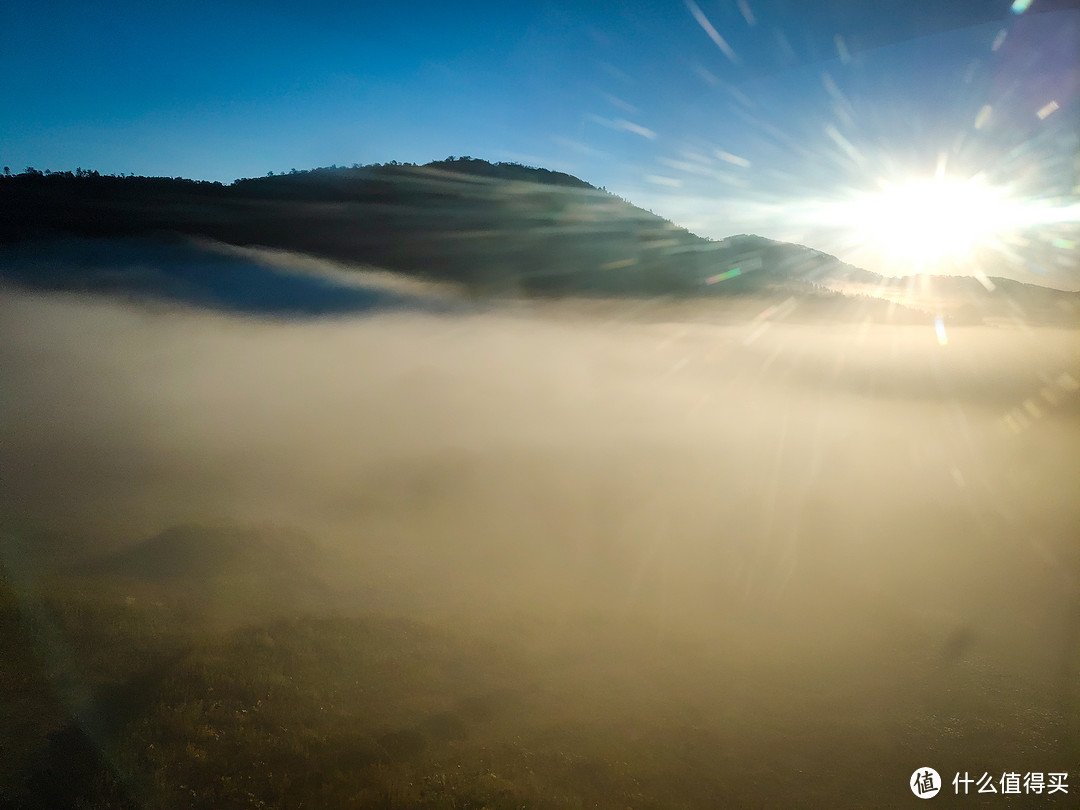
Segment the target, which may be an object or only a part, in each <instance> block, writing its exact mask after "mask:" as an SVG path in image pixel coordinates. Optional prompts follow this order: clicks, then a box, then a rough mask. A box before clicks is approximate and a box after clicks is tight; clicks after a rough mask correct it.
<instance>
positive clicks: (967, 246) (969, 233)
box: [850, 177, 1010, 266]
mask: <svg viewBox="0 0 1080 810" xmlns="http://www.w3.org/2000/svg"><path fill="white" fill-rule="evenodd" d="M1009 207H1010V206H1009V204H1008V203H1007V202H1006V200H1005V199H1004V195H1003V194H1002V193H1000V192H999V191H998V190H996V189H992V188H990V187H988V186H986V185H984V184H983V183H981V182H978V181H977V180H974V179H973V180H966V181H963V180H954V179H949V178H945V177H936V178H933V179H929V180H925V179H924V180H909V181H907V182H905V183H902V184H899V185H892V184H884V185H883V186H882V188H881V190H880V191H878V192H876V193H873V194H867V195H865V196H864V197H862V198H861V199H859V200H858V201H856V202H855V203H854V204H853V205H852V206H851V210H850V215H851V223H850V224H851V225H852V226H853V227H855V228H857V229H858V230H859V231H860V232H861V234H862V235H863V238H865V239H866V240H867V241H869V242H872V243H873V244H874V246H875V247H877V248H878V249H879V250H882V251H884V252H886V253H887V254H888V255H890V256H892V257H894V258H896V259H900V260H904V261H907V262H911V263H913V264H914V265H916V266H921V265H924V264H932V263H934V262H938V261H941V260H962V259H965V258H967V257H968V256H969V255H970V253H971V251H972V250H973V249H974V248H976V247H979V246H988V245H989V243H991V242H992V241H993V239H994V235H995V232H996V231H997V230H998V229H999V228H1000V227H1001V226H1002V225H1003V224H1005V221H1006V220H1007V219H1008V209H1009Z"/></svg>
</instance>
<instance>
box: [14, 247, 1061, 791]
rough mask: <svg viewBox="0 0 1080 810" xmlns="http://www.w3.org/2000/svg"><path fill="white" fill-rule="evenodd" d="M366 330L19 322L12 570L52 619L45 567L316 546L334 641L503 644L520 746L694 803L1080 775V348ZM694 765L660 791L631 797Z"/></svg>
mask: <svg viewBox="0 0 1080 810" xmlns="http://www.w3.org/2000/svg"><path fill="white" fill-rule="evenodd" d="M263 260H264V261H265V262H276V263H277V264H279V265H280V264H283V263H284V264H286V265H288V264H289V263H290V262H292V264H293V266H294V267H295V266H297V262H298V261H299V260H298V259H296V257H292V258H290V257H289V256H287V255H282V254H268V255H266V256H264V257H263ZM312 267H316V269H317V270H318V272H319V273H321V274H323V275H324V276H325V277H328V278H329V277H337V276H335V275H334V274H340V273H341V272H342V271H341V269H340V268H339V267H338V266H336V265H329V264H326V265H323V264H320V263H318V262H316V261H315V260H308V265H307V270H308V271H311V270H312ZM372 278H375V277H374V276H373V277H372ZM378 279H380V280H381V281H380V282H379V283H380V284H384V285H388V284H391V281H392V279H391V277H389V276H378ZM370 283H372V284H374V283H375V282H374V281H370ZM383 289H386V287H385V286H384V287H383ZM387 295H389V293H387ZM364 301H365V303H364V306H363V307H362V308H360V309H358V310H356V311H347V312H332V313H329V314H327V313H319V314H320V315H322V317H299V318H298V317H288V313H286V317H282V313H281V312H275V313H271V315H266V314H260V313H252V312H240V313H237V312H230V311H225V310H224V309H222V308H220V307H214V306H192V305H191V303H190V302H189V301H183V300H181V301H179V302H178V301H176V300H172V301H169V302H163V301H162V300H160V299H140V300H125V299H123V298H120V297H117V296H115V295H104V294H79V293H73V292H63V291H59V292H57V291H53V292H42V291H34V290H29V289H25V288H20V287H18V286H15V285H12V284H9V285H7V286H5V287H4V288H2V289H0V369H2V376H3V379H4V386H3V389H2V392H0V425H2V429H0V430H2V442H0V470H2V479H3V486H2V488H0V521H2V522H0V529H2V530H3V533H4V546H3V548H4V550H5V555H4V559H3V562H4V564H5V566H7V567H8V568H9V569H11V570H12V571H17V572H18V577H19V578H20V581H21V582H23V583H24V585H25V587H26V588H28V589H29V590H30V591H33V590H34V589H35V588H40V587H45V586H44V585H43V584H42V583H46V582H48V579H47V577H48V576H49V574H48V573H46V571H47V566H46V564H45V563H44V562H42V561H41V559H43V558H44V557H45V556H46V550H47V551H48V553H50V554H53V553H55V554H56V559H60V560H62V562H63V564H64V565H69V564H72V563H78V562H80V561H86V560H93V559H95V558H97V557H101V556H104V555H109V554H112V555H115V554H117V553H122V552H123V551H124V550H125V549H130V548H135V547H137V546H138V545H139V544H140V543H143V542H144V541H146V540H147V538H153V537H155V536H158V535H160V534H161V533H163V532H167V531H168V530H170V529H172V528H173V527H178V526H180V527H183V526H202V527H219V528H220V527H241V528H244V529H245V530H246V529H251V530H252V531H253V532H255V533H256V534H257V533H258V532H269V533H273V532H282V531H287V532H292V533H295V534H294V535H293V534H290V535H288V536H289V537H292V536H296V537H298V538H304V540H303V543H305V544H306V543H310V546H308V545H301V546H298V548H309V547H310V548H312V549H317V556H315V557H313V559H316V560H317V561H318V562H317V563H315V564H314V565H315V568H314V569H313V570H315V573H316V574H317V575H318V577H319V581H320V583H321V585H320V586H319V587H320V588H321V589H322V590H323V596H325V598H326V608H325V610H326V611H328V613H329V614H333V615H383V616H400V617H407V618H408V619H409V620H410V621H418V622H427V623H430V624H431V625H432V626H436V627H447V628H454V630H453V632H456V633H464V634H465V635H466V636H468V637H469V638H473V639H481V640H483V643H484V644H487V645H489V647H488V648H486V649H489V653H488V654H486V655H485V656H484V657H483V660H484V661H485V664H484V666H486V667H488V666H492V667H493V666H496V665H497V666H499V667H504V668H508V669H509V671H510V672H511V673H512V674H511V675H506V676H505V678H506V679H507V682H508V683H510V684H511V685H510V686H506V685H505V684H504V686H505V688H507V689H513V690H517V689H520V690H522V694H525V695H526V697H522V698H520V700H521V701H523V702H522V703H521V704H520V705H519V704H515V706H516V708H514V709H513V710H512V711H510V712H509V714H508V715H506V716H505V717H503V718H502V720H501V721H500V722H501V724H502V725H499V726H497V727H496V728H495V730H489V731H488V732H486V733H487V734H489V735H490V738H491V739H496V740H511V739H515V738H516V737H518V736H521V735H524V736H525V737H526V738H528V739H532V740H540V739H544V735H545V734H547V735H549V736H550V735H556V737H558V735H560V734H561V735H563V737H559V739H562V740H563V741H562V742H560V743H558V746H559V750H564V751H566V750H570V749H573V750H574V751H576V752H577V754H576V755H578V756H585V757H587V756H596V757H598V758H599V757H601V756H603V757H608V758H610V757H615V758H618V757H623V758H626V759H627V761H629V762H630V763H631V766H630V768H631V771H633V772H634V773H635V774H636V775H637V777H639V778H641V779H642V780H644V782H645V783H648V784H652V785H654V787H655V785H667V786H668V787H669V788H670V789H671V790H673V791H675V792H674V793H672V794H670V795H669V798H670V796H676V798H678V801H680V802H684V803H687V804H701V803H706V804H707V803H709V802H711V801H716V802H720V801H721V799H723V798H725V797H726V798H727V799H728V800H730V801H733V802H735V803H739V802H740V800H747V799H748V797H755V798H761V797H763V796H764V797H771V798H772V799H773V800H775V801H777V802H781V803H787V804H790V803H792V802H795V803H799V804H805V805H807V806H809V805H829V804H830V801H831V800H832V799H836V798H837V794H836V792H835V791H836V790H837V789H838V786H839V785H843V786H845V787H844V790H850V791H853V792H852V793H849V794H844V795H846V796H848V798H850V800H851V803H855V804H858V803H865V802H873V801H887V803H891V800H886V799H882V796H887V795H891V794H884V793H881V792H880V791H881V790H883V789H887V790H894V789H895V790H896V791H898V792H897V793H896V795H897V796H899V795H901V793H900V792H906V788H905V787H904V783H905V780H906V779H907V778H908V774H909V773H910V772H911V771H912V770H914V769H915V768H917V767H919V766H921V765H924V764H926V762H923V760H924V759H925V760H927V761H933V762H934V763H939V764H937V765H935V767H937V769H938V770H939V771H941V772H942V773H943V774H945V773H946V772H948V774H947V775H948V777H949V778H951V773H952V772H953V771H965V770H967V771H976V770H977V771H978V772H979V773H982V772H983V771H984V770H986V771H990V772H993V771H994V770H995V769H996V770H997V771H1003V770H1016V769H1019V770H1023V769H1025V768H1028V769H1036V768H1037V769H1040V770H1051V769H1052V766H1053V767H1060V763H1062V762H1072V763H1075V756H1076V754H1077V752H1078V749H1077V747H1076V746H1077V737H1076V734H1077V725H1076V724H1077V719H1078V711H1080V688H1078V683H1077V677H1078V676H1077V664H1078V662H1077V656H1078V646H1077V645H1078V635H1080V547H1078V543H1077V540H1078V538H1080V510H1078V507H1077V500H1076V482H1077V480H1080V394H1078V390H1077V389H1078V388H1080V384H1078V380H1080V331H1078V330H1076V329H1067V328H1049V327H1039V326H1021V325H1014V326H999V327H990V326H974V325H972V326H955V327H949V328H948V331H947V333H946V332H944V330H940V331H939V330H937V329H935V326H934V323H933V321H932V319H928V320H927V322H926V323H924V324H920V323H915V324H911V325H895V324H882V323H873V322H869V321H865V320H860V319H858V318H851V319H837V318H826V317H821V316H820V315H816V314H814V313H812V312H805V311H804V310H802V309H801V308H800V306H799V305H798V302H795V301H791V303H789V304H786V305H784V302H779V303H780V304H781V306H777V304H778V302H776V301H770V300H767V299H764V298H761V299H759V298H751V299H733V300H722V299H717V300H710V301H706V302H702V301H697V302H690V301H684V302H679V301H676V300H672V299H666V298H665V299H644V298H642V299H634V300H621V301H620V300H603V299H596V298H594V299H565V300H539V299H537V300H522V299H491V300H487V301H485V302H481V303H477V302H476V301H475V300H472V299H465V298H461V297H455V296H454V295H453V294H452V293H450V292H448V291H447V289H445V288H436V287H433V286H432V287H424V288H420V287H416V288H408V287H407V286H398V287H394V292H393V297H392V300H391V299H386V298H380V299H376V300H375V303H374V304H372V303H370V301H369V299H367V298H365V299H364ZM388 301H389V302H390V303H387V302H388ZM432 302H437V303H438V306H432ZM777 313H779V315H778V314H777ZM245 536H246V535H245ZM253 536H254V535H253ZM298 542H299V541H298ZM57 549H61V551H59V552H58V551H57ZM314 553H315V552H313V554H314ZM56 559H53V558H50V560H52V562H50V563H49V564H50V565H58V564H59V563H57V562H56ZM133 592H134V591H133ZM283 599H284V597H283ZM284 601H285V602H287V599H285V600H284ZM231 609H232V608H223V613H222V614H221V616H219V617H218V618H224V619H225V620H227V621H226V624H229V621H228V619H229V616H228V611H229V610H231ZM277 609H278V610H279V611H280V610H282V609H284V610H285V612H288V611H289V610H291V608H289V607H288V606H287V605H286V606H285V608H282V606H281V605H278V606H277ZM295 612H297V613H299V610H297V611H295ZM233 619H234V620H233V621H232V622H231V626H235V627H241V626H245V625H248V624H251V623H252V622H253V621H254V620H253V619H252V617H251V616H250V615H248V614H244V615H243V616H241V615H240V614H237V615H236V616H235V617H233ZM507 661H509V662H510V663H506V662H507ZM493 662H495V663H493ZM499 671H500V672H502V671H503V670H499ZM485 673H486V674H485ZM473 677H475V680H476V683H477V684H483V685H484V688H491V683H493V682H494V680H498V678H496V676H494V675H491V674H490V672H489V671H488V670H487V669H483V670H482V671H481V670H477V671H476V672H475V673H474V675H472V676H470V675H465V676H463V678H462V682H463V683H464V684H466V686H468V684H469V683H470V678H473ZM499 677H500V678H501V677H503V676H502V675H500V676H499ZM500 683H501V681H500ZM500 688H503V687H500ZM468 691H469V690H468V689H467V688H466V689H465V692H468ZM567 729H571V731H567ZM631 730H633V733H631ZM634 734H637V736H636V737H635V736H634ZM530 735H531V736H530ZM671 735H674V737H673V736H671ZM566 739H569V740H571V742H566V741H565V740H566ZM615 740H619V741H623V740H630V742H625V743H624V742H618V743H616V742H614V741H615ZM673 740H675V741H676V742H673ZM536 745H537V746H540V745H541V744H540V743H536ZM575 746H576V747H575ZM605 746H607V747H605ZM649 746H653V747H651V748H650V747H649ZM672 746H674V747H675V748H679V746H682V748H679V750H684V749H685V750H684V753H683V754H682V755H681V756H682V757H683V760H682V764H681V765H671V764H668V765H664V766H663V767H660V766H657V770H656V772H655V773H653V774H652V776H651V777H650V778H652V779H653V782H648V780H647V779H646V777H645V776H643V775H642V774H643V771H642V770H641V769H640V767H639V766H638V765H635V764H634V763H640V762H642V761H645V760H648V758H649V757H652V756H659V754H656V752H657V751H661V750H666V749H668V748H671V747H672ZM541 747H542V746H541ZM608 748H610V749H612V750H616V751H618V752H621V753H615V754H610V752H609V750H608ZM628 751H629V753H627V752H628ZM643 751H646V752H651V753H647V754H646V753H642V752H643ZM581 752H585V753H581ZM597 752H601V753H597ZM609 754H610V756H609ZM635 757H638V759H635ZM649 761H651V760H649ZM703 763H707V764H703ZM830 763H831V766H832V768H833V770H832V771H829V770H828V766H829V765H830ZM882 763H887V764H882ZM665 768H666V769H667V770H664V769H665ZM680 768H684V769H689V770H688V771H687V773H691V774H697V776H696V777H695V776H686V774H684V773H683V771H681V770H680ZM710 768H711V769H714V770H712V771H710V770H709V769H710ZM616 770H617V769H616ZM604 773H608V772H607V771H604ZM612 773H614V772H612ZM680 774H682V775H681V776H680ZM746 774H754V775H755V776H754V778H755V779H756V780H757V781H756V782H755V783H753V784H748V783H744V782H741V781H739V779H740V776H739V775H744V776H745V775H746ZM857 774H862V776H864V777H865V778H866V779H867V780H868V783H867V785H866V786H864V787H859V786H857V785H856V784H854V783H855V782H857V781H858V779H857V778H856V777H857ZM608 778H610V779H616V777H615V776H611V775H610V774H609V775H608V776H605V777H604V779H608ZM678 779H683V780H684V782H685V780H686V779H689V780H690V781H689V782H685V784H684V783H679V784H682V785H683V786H682V787H679V788H677V789H675V788H672V787H671V786H672V785H674V784H676V781H677V780H678ZM695 779H696V780H697V781H695ZM586 781H587V780H586ZM616 781H617V780H616ZM604 784H607V783H606V782H605V783H604ZM620 784H621V783H620ZM883 785H884V786H887V787H886V788H883V787H882V786H883ZM639 787H640V786H639ZM620 789H621V788H620ZM640 789H641V790H642V791H644V793H645V794H646V795H661V796H663V795H665V793H664V792H663V790H661V789H659V788H657V789H656V790H654V792H653V793H649V789H647V788H645V787H642V788H640ZM583 790H584V789H583ZM597 790H598V791H600V793H603V790H601V789H600V788H597ZM875 790H877V791H878V792H877V793H875V792H874V791H875ZM680 791H681V792H680ZM616 793H617V791H616ZM581 795H585V796H590V795H592V794H590V793H588V791H587V790H584V793H582V794H581ZM1033 798H1040V797H1033ZM616 799H618V795H614V796H612V797H611V798H610V800H611V801H612V802H614V801H615V800H616ZM1041 800H1042V802H1043V804H1046V802H1047V798H1046V797H1042V799H1041ZM553 801H554V800H553ZM838 801H840V803H844V804H847V803H849V801H848V799H842V800H838ZM554 803H555V804H558V803H559V802H558V801H554ZM616 803H617V802H616ZM624 804H625V803H624ZM600 806H607V804H603V803H601V804H600ZM612 806H614V804H612ZM1040 806H1042V805H1040Z"/></svg>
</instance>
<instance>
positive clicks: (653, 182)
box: [0, 0, 1080, 247]
mask: <svg viewBox="0 0 1080 810" xmlns="http://www.w3.org/2000/svg"><path fill="white" fill-rule="evenodd" d="M1019 5H1020V6H1022V3H1020V4H1019ZM1012 6H1017V4H1012ZM1015 10H1019V6H1018V7H1017V8H1016V9H1015ZM1015 10H1014V9H1013V8H1012V7H1011V4H1010V3H1009V2H1006V1H1005V0H993V1H991V0H951V1H950V2H929V0H871V1H870V2H851V0H831V2H821V3H806V2H800V1H799V0H738V1H736V0H724V2H719V1H718V0H697V2H694V0H668V2H644V3H618V2H603V1H602V0H601V1H598V2H589V3H565V2H547V3H532V4H514V3H499V4H496V3H468V2H466V3H458V4H447V3H428V2H420V3H393V4H372V5H367V4H341V3H333V2H320V1H319V0H314V2H308V3H304V4H295V5H293V4H284V3H276V2H272V0H267V1H264V2H258V3H256V2H236V3H200V2H188V3H178V2H162V3H143V2H118V1H117V0H98V1H97V2H86V3H81V4H69V3H56V2H48V0H46V1H45V2H38V3H22V4H14V5H12V6H11V7H10V8H9V9H8V13H7V14H6V18H5V23H4V26H3V29H2V31H0V98H2V99H3V102H2V104H0V161H2V162H3V164H5V165H9V166H11V168H12V169H13V170H15V171H18V170H21V169H23V168H25V167H26V166H28V165H32V166H35V167H37V168H39V169H45V168H50V169H57V170H59V169H74V168H75V167H77V166H82V167H87V168H96V169H98V170H99V171H102V172H134V173H137V174H151V175H167V176H186V177H194V178H205V179H216V180H222V181H231V180H233V179H235V178H237V177H244V176H252V175H262V174H266V173H267V172H268V171H275V172H278V171H283V170H288V169H290V168H294V167H295V168H310V167H314V166H325V165H330V164H339V165H351V164H352V163H370V162H384V161H390V160H399V161H410V162H426V161H429V160H433V159H440V158H443V157H446V156H447V155H464V154H468V155H473V156H476V157H484V158H488V159H490V160H517V161H520V162H524V163H528V164H534V165H543V166H547V167H550V168H555V169H561V170H564V171H568V172H571V173H572V174H575V175H577V176H579V177H581V178H583V179H585V180H587V181H589V182H591V183H593V184H595V185H597V186H606V187H607V188H609V189H610V190H612V191H615V192H617V193H620V194H621V195H623V196H625V197H627V198H629V199H630V200H631V201H633V202H635V203H638V204H641V205H643V206H645V207H648V208H651V209H652V210H655V211H657V212H658V213H662V214H664V215H666V216H669V217H670V218H672V219H675V220H676V221H678V222H679V223H680V224H685V225H688V226H689V227H691V228H692V229H694V230H696V231H698V232H700V233H703V234H705V235H709V236H715V237H721V236H723V235H725V234H726V233H732V232H742V231H755V232H759V233H764V234H765V235H770V236H776V237H778V238H799V237H800V236H802V237H803V238H804V240H812V239H813V238H814V236H815V234H814V233H811V232H810V229H808V226H806V225H805V223H801V222H799V221H795V220H797V219H798V218H797V217H791V216H787V217H785V216H784V214H785V210H784V209H785V206H787V205H788V203H789V202H791V201H792V200H796V201H800V204H805V203H807V201H813V200H815V199H827V198H832V197H835V196H837V195H843V194H844V193H845V192H846V191H848V190H851V189H858V188H864V187H867V186H872V185H873V184H874V183H875V182H877V181H879V180H880V179H882V177H891V178H896V177H900V176H902V175H904V174H905V173H927V172H932V171H933V170H934V169H935V166H936V165H937V164H938V163H939V161H940V160H941V157H942V155H945V156H946V157H947V159H948V163H949V167H950V171H956V172H958V173H962V174H964V173H966V174H968V175H970V174H973V173H977V172H988V173H990V174H991V175H994V178H993V179H995V181H1001V182H1005V181H1008V182H1009V183H1012V184H1013V185H1014V186H1016V188H1017V193H1021V194H1027V195H1032V194H1041V195H1051V196H1053V195H1056V196H1058V197H1060V196H1062V195H1067V194H1072V193H1074V187H1075V185H1076V182H1077V179H1076V167H1075V159H1074V153H1075V151H1076V138H1075V131H1076V129H1077V127H1076V126H1075V125H1076V123H1077V122H1076V114H1077V113H1076V111H1077V98H1076V97H1077V91H1078V86H1080V80H1078V67H1077V65H1078V59H1080V57H1078V52H1077V49H1078V48H1080V33H1078V32H1080V22H1078V17H1080V12H1078V11H1077V10H1076V4H1075V3H1073V2H1068V0H1065V1H1064V2H1063V1H1062V0H1034V2H1033V3H1032V4H1031V7H1030V8H1027V9H1026V10H1025V11H1024V12H1023V13H1022V14H1018V13H1015ZM1051 103H1056V104H1057V105H1058V109H1057V110H1056V111H1055V112H1054V114H1053V115H1048V116H1046V117H1045V118H1040V117H1038V115H1037V113H1038V112H1039V111H1040V110H1044V109H1045V107H1046V105H1048V104H1051ZM987 106H989V107H990V108H991V110H992V115H989V116H987V115H984V117H983V120H982V121H979V120H978V119H979V116H980V111H982V110H983V108H984V107H987ZM977 122H978V123H979V126H978V127H976V123H977ZM1070 172H1071V175H1070ZM784 219H786V220H788V221H787V222H786V223H784V222H781V221H780V220H784ZM826 247H828V246H826Z"/></svg>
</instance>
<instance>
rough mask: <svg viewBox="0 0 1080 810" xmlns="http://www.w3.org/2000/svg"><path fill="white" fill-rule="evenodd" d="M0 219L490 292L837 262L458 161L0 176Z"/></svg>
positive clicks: (629, 283)
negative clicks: (368, 268)
mask: <svg viewBox="0 0 1080 810" xmlns="http://www.w3.org/2000/svg"><path fill="white" fill-rule="evenodd" d="M0 214H2V216H0V242H4V243H8V244H11V243H16V242H24V241H26V240H29V239H35V238H36V239H41V238H55V237H56V236H80V237H118V236H146V235H157V234H162V233H173V234H177V233H178V234H185V235H189V236H200V237H209V238H211V239H215V240H218V241H221V242H226V243H229V244H234V245H245V246H262V247H271V248H282V249H287V250H292V251H298V252H303V253H308V254H313V255H316V256H322V257H325V258H330V259H337V260H342V261H346V262H350V263H361V264H371V265H375V266H378V267H383V268H386V269H390V270H395V271H399V272H404V273H408V274H411V275H418V276H422V277H426V278H432V279H438V280H443V281H454V282H462V283H465V284H467V285H469V286H471V287H473V288H475V289H479V290H482V291H494V292H501V291H520V292H526V293H533V294H537V293H539V294H543V293H559V294H561V293H568V292H597V293H606V294H631V295H639V294H646V295H648V294H660V293H682V294H701V293H704V292H708V293H716V292H726V291H745V290H747V289H749V288H752V287H753V288H758V287H761V286H762V285H766V284H777V283H782V284H790V283H792V282H794V281H801V280H802V278H801V277H803V276H812V275H813V274H814V273H815V272H818V271H819V270H820V268H821V266H822V265H832V264H835V263H836V260H835V259H833V258H832V257H827V256H825V255H824V254H817V253H816V252H812V251H806V250H804V249H802V248H791V247H787V248H785V246H783V245H781V244H780V243H775V242H769V241H768V240H761V239H759V238H757V237H739V238H737V239H733V240H725V241H724V242H714V241H710V240H707V239H703V238H701V237H699V236H696V235H694V234H692V233H690V232H689V231H687V230H685V229H683V228H680V227H677V226H676V225H673V224H672V223H670V222H668V221H667V220H664V219H662V218H660V217H658V216H656V215H655V214H652V213H650V212H648V211H644V210H642V209H640V208H637V207H635V206H633V205H631V204H630V203H628V202H626V201H625V200H622V199H620V198H618V197H616V196H614V195H612V194H609V193H608V192H606V191H603V190H600V189H596V188H594V187H592V186H590V185H589V184H588V183H585V182H584V181H582V180H579V179H577V178H574V177H571V176H570V175H567V174H562V173H559V172H552V171H548V170H545V169H534V168H529V167H525V166H519V165H516V164H504V163H500V164H492V163H488V162H486V161H481V160H476V159H472V158H460V159H455V160H449V161H439V162H435V163H430V164H428V165H426V166H404V165H386V166H368V167H362V168H355V169H338V168H330V169H315V170H312V171H307V172H296V173H290V174H286V175H277V176H268V177H260V178H252V179H246V180H238V181H237V182H235V183H233V184H232V185H230V186H223V185H221V184H218V183H200V182H193V181H188V180H181V179H168V178H143V177H123V178H118V177H100V176H93V175H90V176H87V175H85V174H83V175H81V176H72V175H69V174H63V173H61V174H51V175H41V174H23V175H16V176H14V177H7V178H3V179H2V180H0ZM785 251H786V255H783V256H781V254H785ZM755 252H757V253H760V254H761V255H762V256H765V257H766V258H767V259H768V261H764V260H761V259H760V257H759V258H756V259H755V258H754V254H755ZM777 257H779V258H780V261H778V262H777V261H774V259H776V258H777Z"/></svg>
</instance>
